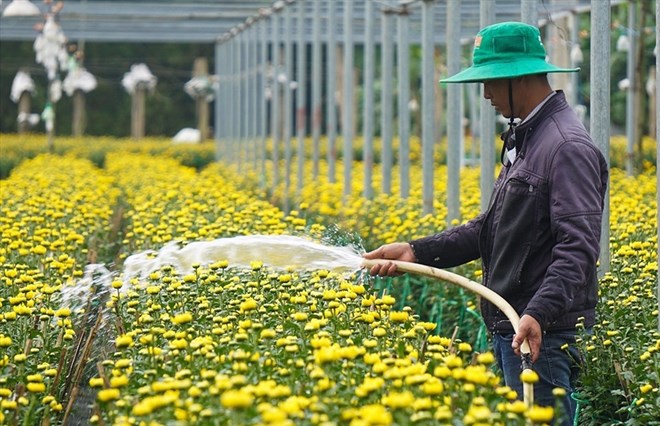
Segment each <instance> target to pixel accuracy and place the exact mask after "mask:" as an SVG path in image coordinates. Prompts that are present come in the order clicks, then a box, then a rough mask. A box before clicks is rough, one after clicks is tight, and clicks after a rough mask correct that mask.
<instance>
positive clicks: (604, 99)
mask: <svg viewBox="0 0 660 426" xmlns="http://www.w3.org/2000/svg"><path fill="white" fill-rule="evenodd" d="M590 61H591V64H590V67H591V79H590V86H591V100H590V109H591V115H590V119H589V120H590V122H589V127H590V129H591V137H592V138H593V140H594V142H595V143H596V145H597V146H598V147H599V148H600V150H601V152H602V153H603V155H604V156H605V159H606V160H607V164H608V167H609V162H610V5H609V2H604V1H601V0H591V55H590ZM609 270H610V186H609V184H608V185H607V192H606V193H605V208H604V210H603V221H602V231H601V238H600V270H599V275H600V276H603V275H604V274H605V273H606V272H607V271H609Z"/></svg>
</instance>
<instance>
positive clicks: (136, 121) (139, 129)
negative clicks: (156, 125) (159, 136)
mask: <svg viewBox="0 0 660 426" xmlns="http://www.w3.org/2000/svg"><path fill="white" fill-rule="evenodd" d="M145 92H146V88H145V87H144V84H142V83H138V84H137V85H136V86H135V92H134V93H133V96H132V98H131V100H132V107H131V137H132V138H133V139H142V138H143V137H144V112H145V107H144V102H145V97H146V96H145V95H146V93H145Z"/></svg>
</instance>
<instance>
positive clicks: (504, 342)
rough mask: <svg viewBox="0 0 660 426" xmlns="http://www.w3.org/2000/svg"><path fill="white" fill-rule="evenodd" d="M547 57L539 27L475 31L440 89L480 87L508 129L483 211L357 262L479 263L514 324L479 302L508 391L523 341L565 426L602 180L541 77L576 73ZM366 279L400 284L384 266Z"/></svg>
mask: <svg viewBox="0 0 660 426" xmlns="http://www.w3.org/2000/svg"><path fill="white" fill-rule="evenodd" d="M545 56H546V52H545V48H544V47H543V44H542V42H541V37H540V33H539V30H538V29H537V28H536V27H533V26H530V25H527V24H523V23H519V22H504V23H500V24H495V25H491V26H489V27H486V28H484V29H482V30H481V31H480V32H479V34H478V35H477V36H476V38H475V42H474V51H473V65H472V66H471V67H469V68H467V69H465V70H463V71H461V72H459V73H458V74H456V75H454V76H452V77H450V78H447V79H445V80H442V82H446V83H467V82H481V83H483V86H484V97H485V98H486V99H488V100H489V101H490V103H491V105H493V107H494V108H495V109H496V110H497V111H498V112H499V113H501V114H502V115H503V116H504V117H507V118H509V130H508V131H507V132H506V133H505V134H503V135H502V140H503V146H502V164H503V167H502V170H501V172H500V174H499V177H498V178H497V180H496V182H495V187H494V190H493V193H492V195H491V199H490V203H489V206H488V208H487V210H486V211H485V212H483V213H482V214H480V215H479V216H478V217H476V218H475V219H473V220H471V221H469V222H467V223H465V224H463V225H461V226H458V227H455V228H452V229H448V230H446V231H444V232H441V233H439V234H436V235H433V236H429V237H425V238H421V239H418V240H414V241H410V242H403V243H392V244H387V245H384V246H381V247H380V248H378V249H376V250H374V251H372V252H370V253H366V254H365V255H364V257H365V258H367V259H391V260H400V261H407V262H418V263H421V264H425V265H430V266H434V267H438V268H446V267H453V266H456V265H460V264H463V263H465V262H469V261H471V260H474V259H477V258H481V259H482V264H483V284H484V285H486V286H487V287H489V288H491V289H492V290H494V291H496V292H497V293H499V294H500V295H501V296H502V297H504V298H505V299H506V300H507V301H508V302H509V303H510V304H511V305H512V306H513V308H515V310H516V311H517V312H518V314H519V315H520V317H521V320H520V323H519V330H518V334H516V335H514V332H513V328H512V326H511V324H510V322H509V321H508V320H507V318H506V317H505V316H504V314H503V313H502V312H501V311H500V310H499V309H497V307H496V306H494V305H492V304H490V303H489V302H488V301H486V300H482V302H481V314H482V316H483V318H484V321H485V323H486V326H487V327H488V329H489V331H490V332H491V334H492V340H493V350H494V353H495V355H496V357H497V360H498V364H499V366H500V368H501V369H502V371H503V374H504V380H505V383H506V384H507V385H508V386H510V387H512V388H513V389H515V390H517V391H518V395H519V396H520V397H522V384H521V381H520V366H521V361H520V358H519V357H518V355H519V354H520V345H521V344H522V342H523V340H524V339H527V340H528V342H529V344H530V348H531V353H532V361H533V362H534V370H535V371H536V372H537V373H538V375H539V377H540V380H539V382H538V383H537V384H536V385H535V392H534V396H535V403H536V404H538V405H554V400H555V397H554V396H553V394H552V390H553V389H554V388H556V387H559V388H563V389H565V390H566V391H567V392H566V397H565V398H564V400H563V406H564V412H565V413H567V415H566V416H564V417H568V419H565V420H566V423H565V424H573V423H572V421H573V416H574V413H575V404H574V401H573V400H572V399H571V397H570V393H571V391H572V390H573V385H574V380H575V376H576V373H577V366H576V364H575V361H576V360H577V357H578V354H577V352H576V349H575V347H574V345H571V344H572V343H574V342H575V335H576V324H577V323H579V322H582V323H583V325H584V326H585V327H586V328H589V327H591V326H592V325H593V324H594V321H595V306H596V301H597V285H598V282H597V276H596V262H597V259H598V254H599V242H600V232H601V218H602V212H603V203H604V195H605V187H606V185H607V175H608V172H607V163H606V161H605V158H603V155H602V154H601V153H600V151H599V150H598V149H597V148H596V147H595V146H594V144H593V143H592V141H591V138H590V136H589V134H588V133H587V131H586V130H585V128H584V126H583V125H582V123H581V122H580V120H579V119H578V117H577V116H576V115H575V113H574V112H573V110H572V109H571V107H570V106H569V105H568V104H567V102H566V99H565V96H564V94H563V92H561V91H554V90H553V89H552V88H551V86H550V84H549V83H548V79H547V73H554V72H574V71H578V70H577V69H565V68H559V67H557V66H555V65H552V64H550V63H548V62H546V60H545ZM515 118H519V119H520V122H519V123H518V124H516V123H515V122H514V119H515ZM370 272H371V274H373V275H380V276H393V275H398V273H397V270H396V265H395V264H394V263H391V262H389V263H387V262H386V263H383V264H381V265H376V266H374V267H373V268H372V269H371V271H370ZM566 344H568V345H566ZM567 347H568V349H567Z"/></svg>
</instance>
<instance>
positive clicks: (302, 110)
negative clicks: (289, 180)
mask: <svg viewBox="0 0 660 426" xmlns="http://www.w3.org/2000/svg"><path fill="white" fill-rule="evenodd" d="M306 47H307V46H306V44H305V2H304V0H298V49H297V51H298V55H297V57H296V61H297V65H298V72H297V75H296V81H297V82H298V88H297V89H296V90H297V91H296V106H297V109H298V112H297V114H296V128H297V132H298V186H297V190H298V194H300V193H302V189H303V181H304V177H305V176H304V174H305V128H306V123H305V118H306V117H307V105H306V98H307V97H306V94H307V91H306V88H307V75H306V72H305V70H306V67H307V61H306V58H307V55H306V54H305V53H306V52H305V49H306Z"/></svg>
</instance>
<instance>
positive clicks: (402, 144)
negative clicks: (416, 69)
mask: <svg viewBox="0 0 660 426" xmlns="http://www.w3.org/2000/svg"><path fill="white" fill-rule="evenodd" d="M408 16H409V15H408V10H407V9H406V8H403V9H402V10H400V11H399V14H398V18H397V20H398V30H399V31H398V34H397V35H398V43H397V44H398V50H397V53H398V59H397V62H398V63H397V65H398V74H399V75H398V78H399V194H400V196H401V198H408V195H409V194H410V109H408V101H409V100H410V66H409V62H410V47H409V45H408Z"/></svg>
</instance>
